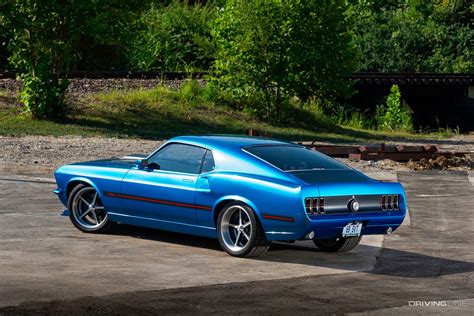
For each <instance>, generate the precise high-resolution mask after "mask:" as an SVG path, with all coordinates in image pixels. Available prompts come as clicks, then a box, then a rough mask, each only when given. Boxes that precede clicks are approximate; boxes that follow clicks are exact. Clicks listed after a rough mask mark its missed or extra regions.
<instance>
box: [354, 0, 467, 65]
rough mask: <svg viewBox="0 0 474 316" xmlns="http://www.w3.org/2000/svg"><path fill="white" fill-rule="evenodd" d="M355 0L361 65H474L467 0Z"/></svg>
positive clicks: (357, 39)
mask: <svg viewBox="0 0 474 316" xmlns="http://www.w3.org/2000/svg"><path fill="white" fill-rule="evenodd" d="M351 2H352V5H351V12H352V13H351V15H352V17H353V21H354V30H355V32H356V34H357V36H356V41H357V46H358V48H359V51H360V54H359V55H360V62H359V63H360V67H361V69H362V70H366V71H381V72H396V71H409V72H469V71H473V70H474V56H473V50H472V43H473V42H474V30H473V29H472V27H471V26H470V25H469V23H470V22H468V21H469V20H472V19H469V18H468V16H469V15H470V14H469V13H468V12H469V9H468V7H469V6H470V5H469V4H468V2H467V1H462V0H446V1H422V0H405V1H377V0H353V1H351ZM471 8H472V7H471ZM471 12H472V11H471ZM471 17H472V16H471Z"/></svg>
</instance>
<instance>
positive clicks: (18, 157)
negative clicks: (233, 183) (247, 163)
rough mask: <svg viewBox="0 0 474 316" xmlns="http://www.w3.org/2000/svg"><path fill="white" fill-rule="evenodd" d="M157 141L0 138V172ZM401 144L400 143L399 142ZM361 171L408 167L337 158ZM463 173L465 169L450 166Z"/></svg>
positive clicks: (467, 146) (453, 143)
mask: <svg viewBox="0 0 474 316" xmlns="http://www.w3.org/2000/svg"><path fill="white" fill-rule="evenodd" d="M161 143H162V142H161V141H151V140H140V139H117V138H100V137H78V136H65V137H51V136H24V137H0V148H1V149H2V150H1V151H0V173H13V172H14V173H16V174H30V175H31V174H44V173H51V172H53V171H54V170H55V169H56V168H57V167H59V166H61V165H63V164H67V163H72V162H77V161H86V160H93V159H99V158H108V157H112V156H117V157H121V156H124V155H128V154H147V153H150V152H151V151H152V150H153V149H155V148H156V147H158V146H159V145H160V144H161ZM400 143H402V142H400ZM432 143H436V144H437V145H438V146H440V148H441V149H443V150H456V151H474V145H473V144H474V135H470V136H462V137H458V138H454V139H449V140H445V141H434V142H432ZM340 160H341V161H342V162H343V163H345V164H348V165H350V166H351V167H353V168H356V169H358V170H360V171H363V172H377V171H403V170H411V167H412V166H410V165H408V164H406V163H398V162H395V161H391V160H381V161H376V162H374V161H350V160H348V159H340ZM450 169H452V170H467V169H469V168H467V167H466V166H461V167H451V168H450Z"/></svg>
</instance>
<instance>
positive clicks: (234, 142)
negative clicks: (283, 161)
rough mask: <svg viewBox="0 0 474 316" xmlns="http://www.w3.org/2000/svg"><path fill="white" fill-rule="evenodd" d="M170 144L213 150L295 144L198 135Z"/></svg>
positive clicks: (271, 140)
mask: <svg viewBox="0 0 474 316" xmlns="http://www.w3.org/2000/svg"><path fill="white" fill-rule="evenodd" d="M168 142H183V143H188V144H193V145H197V146H203V147H208V148H211V149H223V150H225V149H240V148H242V147H246V146H258V145H293V146H297V144H295V143H291V142H287V141H283V140H278V139H272V138H263V137H252V136H241V135H197V136H194V135H193V136H178V137H174V138H171V139H170V140H169V141H168Z"/></svg>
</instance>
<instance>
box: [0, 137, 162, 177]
mask: <svg viewBox="0 0 474 316" xmlns="http://www.w3.org/2000/svg"><path fill="white" fill-rule="evenodd" d="M161 143H162V141H151V140H140V139H118V138H101V137H69V136H68V137H51V136H25V137H0V148H1V149H2V150H1V151H0V173H17V174H33V173H41V174H44V173H52V172H53V171H54V170H55V169H56V168H58V167H59V166H61V165H64V164H68V163H73V162H78V161H87V160H94V159H101V158H109V157H113V156H116V157H121V156H125V155H128V154H147V153H150V152H151V151H153V150H154V149H155V148H157V147H158V146H159V145H161Z"/></svg>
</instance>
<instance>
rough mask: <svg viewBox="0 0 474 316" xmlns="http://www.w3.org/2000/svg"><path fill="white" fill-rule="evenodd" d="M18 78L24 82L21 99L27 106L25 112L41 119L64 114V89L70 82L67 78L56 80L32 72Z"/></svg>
mask: <svg viewBox="0 0 474 316" xmlns="http://www.w3.org/2000/svg"><path fill="white" fill-rule="evenodd" d="M18 79H19V80H21V81H22V83H23V89H22V90H21V93H20V101H21V103H23V105H24V107H25V113H27V114H28V115H31V116H32V117H33V118H39V119H44V118H58V117H61V116H62V114H63V110H64V106H63V104H64V91H65V90H66V88H67V86H68V84H69V82H68V81H67V80H61V81H56V80H54V79H52V78H47V77H45V76H43V77H39V76H35V75H32V74H24V75H22V76H21V77H19V78H18Z"/></svg>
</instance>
